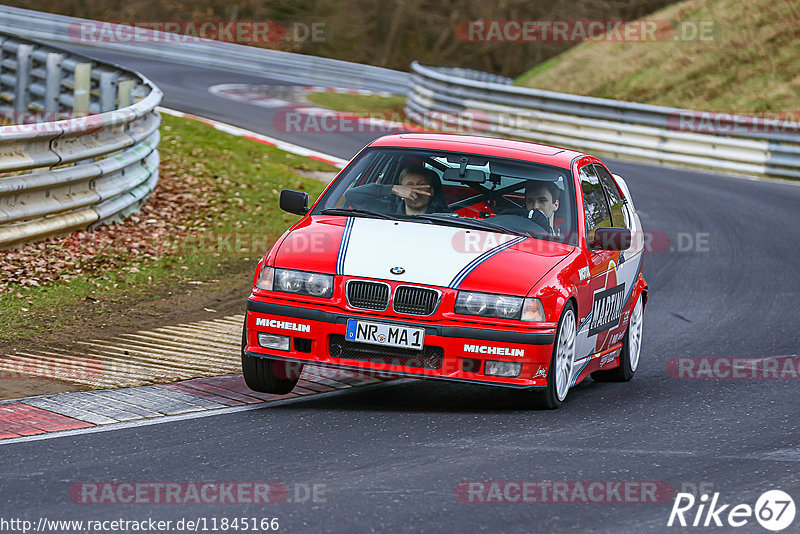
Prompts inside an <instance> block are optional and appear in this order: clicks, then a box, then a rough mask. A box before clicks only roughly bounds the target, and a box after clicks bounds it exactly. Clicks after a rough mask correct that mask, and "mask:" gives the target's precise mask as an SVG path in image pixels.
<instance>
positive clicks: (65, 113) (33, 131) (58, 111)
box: [0, 33, 162, 248]
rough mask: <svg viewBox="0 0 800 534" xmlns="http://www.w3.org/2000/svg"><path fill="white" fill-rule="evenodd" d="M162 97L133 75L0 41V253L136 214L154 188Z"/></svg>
mask: <svg viewBox="0 0 800 534" xmlns="http://www.w3.org/2000/svg"><path fill="white" fill-rule="evenodd" d="M161 98H162V93H161V91H160V90H159V89H158V88H157V87H155V86H154V85H153V84H152V83H150V82H149V81H148V80H147V79H146V78H143V77H141V76H139V75H138V74H136V73H134V72H130V71H127V70H125V69H122V68H119V67H115V66H112V65H108V64H103V63H99V62H97V61H94V60H92V59H89V58H87V57H84V56H80V55H76V54H71V53H68V52H66V51H63V50H58V49H56V48H53V47H50V46H46V45H43V44H41V43H36V42H32V41H28V40H25V39H21V38H19V37H16V36H13V35H9V34H2V33H0V119H2V123H0V124H2V125H1V126H0V248H8V247H10V246H13V245H16V244H19V243H23V242H26V241H30V240H33V239H38V238H42V237H46V236H49V235H53V234H62V233H67V232H70V231H74V230H78V229H83V228H93V227H95V226H97V225H99V224H102V223H104V222H109V221H111V220H115V219H118V218H120V217H123V216H125V215H127V214H129V213H131V212H133V211H135V210H136V209H138V207H139V206H140V205H141V203H142V202H144V200H145V199H146V198H147V196H148V195H149V194H150V192H151V191H152V190H153V188H154V187H155V185H156V183H157V182H158V161H159V160H158V150H157V146H158V141H159V131H158V127H159V125H160V123H161V117H160V115H159V114H158V112H157V111H156V109H155V108H156V106H157V105H158V104H159V102H160V101H161ZM64 117H68V118H64ZM32 119H33V120H36V119H45V122H31V120H32Z"/></svg>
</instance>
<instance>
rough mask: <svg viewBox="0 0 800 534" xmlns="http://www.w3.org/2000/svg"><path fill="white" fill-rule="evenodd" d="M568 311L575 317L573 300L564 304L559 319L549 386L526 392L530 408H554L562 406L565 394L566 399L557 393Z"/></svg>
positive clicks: (551, 358) (548, 375)
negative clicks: (558, 354) (559, 355)
mask: <svg viewBox="0 0 800 534" xmlns="http://www.w3.org/2000/svg"><path fill="white" fill-rule="evenodd" d="M568 312H569V313H572V316H573V318H574V317H575V306H573V304H572V301H568V302H567V305H566V306H564V309H563V310H562V311H561V317H560V318H559V319H558V327H557V329H556V339H555V342H554V343H553V353H552V355H551V356H550V368H549V369H548V371H547V387H546V388H543V389H531V390H528V391H526V392H525V393H526V396H527V399H526V400H527V402H526V404H527V406H528V407H529V408H533V409H536V410H554V409H556V408H558V407H559V406H561V404H562V403H563V402H564V399H566V396H565V397H564V399H561V400H559V398H558V395H557V394H556V352H557V351H558V345H559V341H560V339H559V338H560V337H561V325H562V323H563V322H564V317H566V315H567V313H568ZM576 324H577V321H576ZM576 331H577V330H576ZM573 365H574V359H573Z"/></svg>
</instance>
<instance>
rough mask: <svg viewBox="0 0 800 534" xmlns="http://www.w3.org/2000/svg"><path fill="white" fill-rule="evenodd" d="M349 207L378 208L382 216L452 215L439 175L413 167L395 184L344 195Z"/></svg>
mask: <svg viewBox="0 0 800 534" xmlns="http://www.w3.org/2000/svg"><path fill="white" fill-rule="evenodd" d="M345 200H346V202H347V204H350V205H352V206H354V207H362V208H371V209H378V210H380V211H381V212H382V213H399V214H404V215H421V214H423V213H443V212H449V211H450V210H449V209H448V207H447V202H446V201H445V199H444V194H443V193H442V184H441V181H440V180H439V176H438V175H437V174H436V173H435V172H434V171H432V170H430V169H426V168H425V167H421V166H416V165H412V166H409V167H406V168H405V169H403V170H402V172H400V177H399V178H398V183H396V184H385V185H384V184H376V183H372V184H365V185H361V186H358V187H354V188H353V189H351V190H349V191H347V192H346V193H345Z"/></svg>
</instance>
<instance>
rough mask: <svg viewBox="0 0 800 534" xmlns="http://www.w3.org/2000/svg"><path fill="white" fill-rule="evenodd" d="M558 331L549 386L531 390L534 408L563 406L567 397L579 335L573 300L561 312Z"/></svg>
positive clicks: (546, 408) (548, 373)
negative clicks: (576, 341)
mask: <svg viewBox="0 0 800 534" xmlns="http://www.w3.org/2000/svg"><path fill="white" fill-rule="evenodd" d="M556 332H557V333H556V339H555V343H554V344H553V355H552V357H551V359H550V369H549V370H548V372H547V387H546V388H544V389H542V390H536V391H532V392H530V394H531V396H532V399H531V400H532V405H533V407H534V408H539V409H545V410H552V409H553V408H558V407H559V406H561V403H562V402H564V399H566V398H567V393H568V392H569V385H570V382H571V381H572V372H573V368H574V367H575V347H576V345H575V340H576V337H577V323H576V321H575V307H574V306H573V305H572V302H567V305H566V306H565V307H564V311H563V312H561V319H559V321H558V329H557V331H556Z"/></svg>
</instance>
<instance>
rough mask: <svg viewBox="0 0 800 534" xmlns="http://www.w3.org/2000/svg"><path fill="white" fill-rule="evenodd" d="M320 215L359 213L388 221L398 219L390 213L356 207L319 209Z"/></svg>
mask: <svg viewBox="0 0 800 534" xmlns="http://www.w3.org/2000/svg"><path fill="white" fill-rule="evenodd" d="M320 213H321V214H322V215H344V216H349V215H356V216H358V215H361V216H364V217H375V218H378V219H388V220H390V221H397V220H399V219H398V218H397V217H392V216H391V215H387V214H385V213H378V212H377V211H370V210H362V209H358V208H328V209H324V210H322V211H320Z"/></svg>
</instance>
